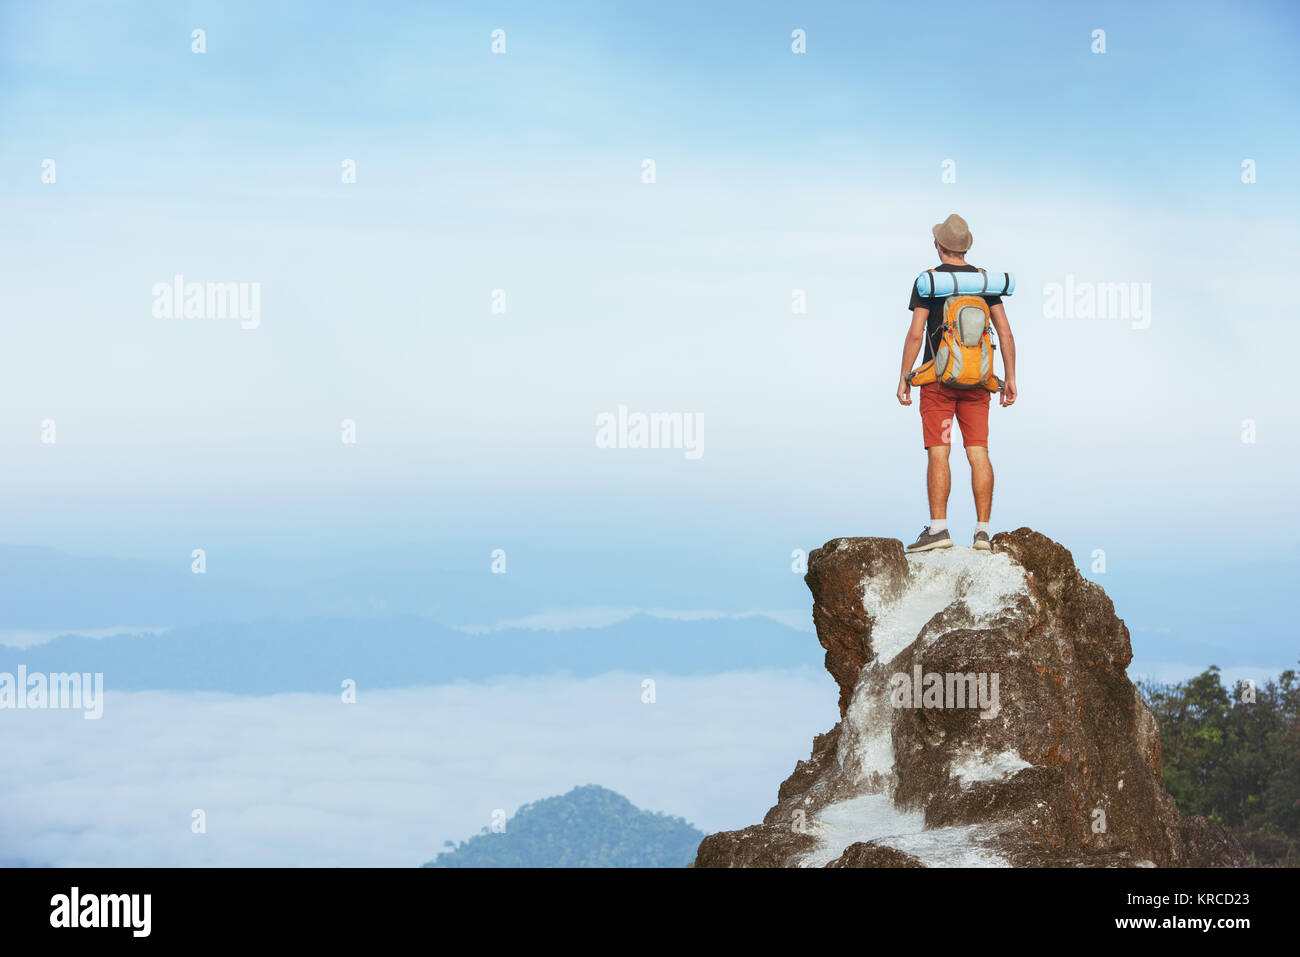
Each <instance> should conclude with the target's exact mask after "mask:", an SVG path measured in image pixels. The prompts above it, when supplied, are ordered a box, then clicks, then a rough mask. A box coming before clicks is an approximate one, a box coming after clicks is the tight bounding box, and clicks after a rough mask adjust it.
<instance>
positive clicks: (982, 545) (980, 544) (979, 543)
mask: <svg viewBox="0 0 1300 957" xmlns="http://www.w3.org/2000/svg"><path fill="white" fill-rule="evenodd" d="M973 544H974V548H975V550H976V551H977V552H991V551H993V545H992V544H991V543H990V542H989V533H988V532H976V533H975V541H974V543H973Z"/></svg>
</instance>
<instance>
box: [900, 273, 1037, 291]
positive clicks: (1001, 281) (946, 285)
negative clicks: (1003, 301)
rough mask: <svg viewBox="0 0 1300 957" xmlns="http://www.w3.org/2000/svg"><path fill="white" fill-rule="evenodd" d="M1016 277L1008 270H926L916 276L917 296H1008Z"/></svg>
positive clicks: (1012, 289)
mask: <svg viewBox="0 0 1300 957" xmlns="http://www.w3.org/2000/svg"><path fill="white" fill-rule="evenodd" d="M1015 291H1016V277H1015V276H1013V275H1012V274H1011V273H1009V272H993V271H991V270H989V271H986V272H939V271H935V272H929V271H928V270H927V271H926V272H923V273H921V275H919V276H917V277H916V293H917V295H918V296H924V297H926V298H934V297H936V296H1009V295H1011V294H1012V293H1013V292H1015Z"/></svg>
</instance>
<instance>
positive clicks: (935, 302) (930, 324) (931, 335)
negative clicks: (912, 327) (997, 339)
mask: <svg viewBox="0 0 1300 957" xmlns="http://www.w3.org/2000/svg"><path fill="white" fill-rule="evenodd" d="M934 271H935V272H979V267H978V266H972V265H970V264H969V263H967V264H966V265H965V266H953V265H951V264H949V263H940V264H939V265H938V266H935V267H934ZM947 298H948V297H947V296H922V295H921V294H920V293H918V292H917V291H916V280H912V298H911V300H910V301H909V302H908V304H907V311H908V312H909V313H910V312H911V311H912V310H913V309H929V310H930V315H928V316H926V319H925V332H926V336H925V348H924V349H923V350H922V353H921V361H922V362H925V361H928V360H930V359H932V358H934V354H935V353H936V352H938V351H939V343H940V342H942V341H943V301H944V300H945V299H947ZM981 298H983V300H984V301H985V302H987V303H988V304H989V308H990V309H992V308H993V307H994V306H997V305H1000V304H1001V302H1002V297H1001V296H983V297H981Z"/></svg>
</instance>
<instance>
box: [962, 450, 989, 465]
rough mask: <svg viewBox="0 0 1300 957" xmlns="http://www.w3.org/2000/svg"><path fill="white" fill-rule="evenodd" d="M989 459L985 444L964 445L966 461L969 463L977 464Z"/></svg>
mask: <svg viewBox="0 0 1300 957" xmlns="http://www.w3.org/2000/svg"><path fill="white" fill-rule="evenodd" d="M988 460H989V450H988V446H986V445H968V446H966V461H968V462H970V464H971V465H978V464H980V463H982V462H987V461H988Z"/></svg>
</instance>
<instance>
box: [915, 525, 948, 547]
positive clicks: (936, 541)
mask: <svg viewBox="0 0 1300 957" xmlns="http://www.w3.org/2000/svg"><path fill="white" fill-rule="evenodd" d="M935 548H952V536H951V535H949V534H948V529H946V528H945V529H944V530H943V531H942V532H932V531H930V526H929V525H927V526H925V528H923V529H921V535H920V537H919V538H917V540H916V541H914V542H913V543H912V544H911V545H908V546H907V550H908V551H909V552H928V551H930V550H931V549H935Z"/></svg>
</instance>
